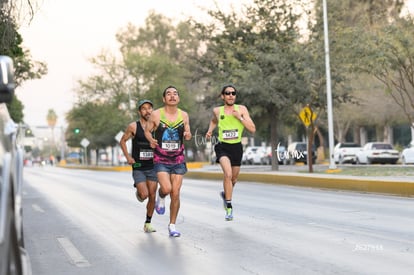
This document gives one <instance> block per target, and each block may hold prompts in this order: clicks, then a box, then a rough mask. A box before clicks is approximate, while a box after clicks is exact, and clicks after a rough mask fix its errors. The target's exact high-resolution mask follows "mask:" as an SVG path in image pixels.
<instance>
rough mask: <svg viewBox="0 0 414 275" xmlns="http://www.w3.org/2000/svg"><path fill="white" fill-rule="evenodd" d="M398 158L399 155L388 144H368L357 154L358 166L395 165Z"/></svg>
mask: <svg viewBox="0 0 414 275" xmlns="http://www.w3.org/2000/svg"><path fill="white" fill-rule="evenodd" d="M399 158H400V153H399V152H398V151H397V150H395V149H394V148H393V146H392V145H391V144H390V143H385V142H368V143H367V144H365V145H364V147H362V149H361V151H359V152H358V153H357V163H359V164H373V163H382V164H386V163H390V164H396V163H397V161H398V159H399Z"/></svg>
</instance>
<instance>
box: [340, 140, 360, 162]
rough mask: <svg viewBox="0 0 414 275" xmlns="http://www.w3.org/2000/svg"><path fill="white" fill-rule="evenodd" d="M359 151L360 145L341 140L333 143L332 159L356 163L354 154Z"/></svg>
mask: <svg viewBox="0 0 414 275" xmlns="http://www.w3.org/2000/svg"><path fill="white" fill-rule="evenodd" d="M358 151H361V146H360V145H359V144H357V143H354V142H341V143H338V144H336V145H335V148H334V161H335V163H339V164H343V163H352V164H355V163H356V155H357V153H358Z"/></svg>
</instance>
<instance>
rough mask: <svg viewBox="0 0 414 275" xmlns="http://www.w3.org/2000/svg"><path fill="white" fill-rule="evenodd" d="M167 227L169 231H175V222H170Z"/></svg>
mask: <svg viewBox="0 0 414 275" xmlns="http://www.w3.org/2000/svg"><path fill="white" fill-rule="evenodd" d="M168 228H169V229H170V230H171V231H175V224H173V223H170V224H169V225H168Z"/></svg>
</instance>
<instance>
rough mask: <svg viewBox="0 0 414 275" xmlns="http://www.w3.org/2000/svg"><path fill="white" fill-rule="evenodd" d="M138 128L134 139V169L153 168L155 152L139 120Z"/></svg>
mask: <svg viewBox="0 0 414 275" xmlns="http://www.w3.org/2000/svg"><path fill="white" fill-rule="evenodd" d="M136 129H137V130H136V132H135V136H134V138H133V139H132V157H133V158H134V159H135V163H134V164H132V169H134V170H148V169H152V168H153V167H154V152H153V149H152V148H151V146H150V144H149V142H148V140H147V139H146V138H145V134H144V129H143V128H142V126H141V123H139V121H137V127H136Z"/></svg>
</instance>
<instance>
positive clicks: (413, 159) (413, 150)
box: [401, 143, 414, 164]
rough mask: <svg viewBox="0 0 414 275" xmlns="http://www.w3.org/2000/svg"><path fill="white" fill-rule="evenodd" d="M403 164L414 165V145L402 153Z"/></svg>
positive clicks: (410, 145) (409, 145)
mask: <svg viewBox="0 0 414 275" xmlns="http://www.w3.org/2000/svg"><path fill="white" fill-rule="evenodd" d="M401 162H402V163H403V164H414V144H412V143H410V144H408V146H407V147H406V148H404V150H403V151H402V152H401Z"/></svg>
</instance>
